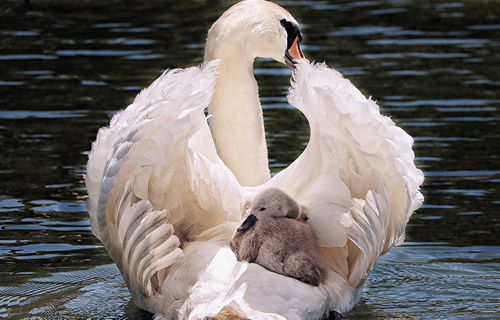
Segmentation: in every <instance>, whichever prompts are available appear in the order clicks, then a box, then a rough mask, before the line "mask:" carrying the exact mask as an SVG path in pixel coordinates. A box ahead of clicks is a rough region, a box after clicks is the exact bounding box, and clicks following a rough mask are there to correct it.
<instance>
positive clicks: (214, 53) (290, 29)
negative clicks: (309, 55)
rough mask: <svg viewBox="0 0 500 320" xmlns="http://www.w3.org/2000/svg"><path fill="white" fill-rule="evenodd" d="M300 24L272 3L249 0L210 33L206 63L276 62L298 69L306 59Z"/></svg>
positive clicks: (237, 6) (218, 23) (220, 20)
mask: <svg viewBox="0 0 500 320" xmlns="http://www.w3.org/2000/svg"><path fill="white" fill-rule="evenodd" d="M301 40H302V34H301V33H300V29H299V24H298V23H297V21H296V20H295V19H294V18H293V17H292V15H291V14H290V13H289V12H288V11H286V10H285V9H283V8H282V7H280V6H278V5H277V4H274V3H272V2H269V1H265V0H245V1H241V2H239V3H237V4H235V5H234V6H232V7H231V8H229V9H228V10H227V11H226V12H224V14H222V16H221V17H220V18H219V19H218V20H217V21H216V22H215V23H214V24H213V25H212V27H211V28H210V30H209V31H208V36H207V43H206V46H205V61H210V60H215V59H221V60H222V61H224V60H226V59H233V58H236V59H247V60H249V61H251V62H253V60H254V59H255V58H256V57H261V58H272V59H274V60H276V61H279V62H281V63H284V64H286V65H288V66H289V67H291V68H294V65H295V63H296V62H297V61H296V60H297V59H305V57H304V54H303V53H302V50H301V49H300V44H299V43H300V41H301Z"/></svg>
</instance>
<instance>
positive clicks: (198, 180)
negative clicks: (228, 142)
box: [86, 61, 241, 310]
mask: <svg viewBox="0 0 500 320" xmlns="http://www.w3.org/2000/svg"><path fill="white" fill-rule="evenodd" d="M217 67H218V62H217V61H214V62H210V63H208V64H206V65H205V66H203V67H201V68H196V67H194V68H189V69H186V70H173V71H170V72H167V73H165V74H163V75H162V76H161V77H160V78H158V79H157V80H156V81H155V82H154V83H153V84H152V85H151V86H150V87H149V88H147V89H145V90H143V91H142V92H141V93H140V94H139V95H138V96H137V98H136V99H135V101H134V103H133V104H132V105H130V106H129V107H128V108H127V109H125V110H124V111H122V112H121V113H119V114H117V115H115V117H113V119H112V121H111V124H110V127H109V128H103V129H101V130H100V131H99V133H98V136H97V140H96V142H95V143H94V144H93V146H92V152H91V154H90V156H89V161H88V165H87V178H86V184H87V188H88V193H89V200H88V202H87V207H88V211H89V214H90V218H91V226H92V231H93V232H94V234H95V235H96V236H97V237H98V238H99V239H100V240H101V241H102V242H103V244H104V246H105V247H106V249H107V250H108V252H109V253H110V255H111V257H112V258H113V259H114V261H115V262H116V264H117V265H118V267H119V268H120V270H121V271H122V273H123V275H124V278H125V280H126V282H127V284H128V286H129V288H130V289H131V290H130V291H131V292H132V294H133V295H134V299H135V300H136V302H137V303H138V304H139V305H140V306H142V307H146V306H145V303H142V302H141V301H142V300H145V299H146V298H147V297H150V296H152V295H154V294H156V293H158V290H160V289H161V288H162V282H163V280H164V279H165V277H166V276H167V272H166V271H165V270H166V268H168V267H169V266H172V265H173V264H175V263H179V262H180V261H181V260H182V259H183V252H182V250H181V249H180V248H179V245H180V244H181V243H182V242H183V241H185V240H192V239H196V238H197V237H198V236H199V234H201V233H202V232H203V231H205V230H207V229H210V228H212V227H214V226H217V225H219V224H220V223H221V222H222V221H228V220H233V221H239V220H240V219H241V214H240V206H241V194H240V193H241V192H240V191H241V188H240V186H239V184H238V183H237V181H236V179H235V178H234V176H233V175H232V173H231V172H230V171H229V170H228V169H227V167H226V166H225V165H224V164H223V163H222V162H221V161H220V159H219V158H218V157H217V154H216V151H215V146H214V145H213V142H212V139H211V135H210V131H209V128H208V125H207V122H206V117H205V114H204V109H205V108H206V106H207V105H208V103H209V102H210V99H211V94H212V91H213V86H214V83H215V80H216V77H217V71H216V70H217ZM148 309H150V310H151V308H148Z"/></svg>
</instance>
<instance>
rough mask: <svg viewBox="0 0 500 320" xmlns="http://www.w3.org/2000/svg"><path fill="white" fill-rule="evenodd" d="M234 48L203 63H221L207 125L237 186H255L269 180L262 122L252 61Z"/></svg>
mask: <svg viewBox="0 0 500 320" xmlns="http://www.w3.org/2000/svg"><path fill="white" fill-rule="evenodd" d="M235 47H236V48H235ZM235 47H233V50H234V51H231V52H230V53H227V52H226V53H225V54H223V57H221V56H220V55H221V54H215V53H214V54H206V55H205V61H209V60H213V59H221V64H220V67H219V72H220V75H219V79H218V80H217V83H216V85H215V93H214V95H213V98H212V102H211V104H210V105H209V107H208V113H209V114H210V115H211V117H210V119H209V123H210V128H211V131H212V135H213V137H214V140H215V146H216V148H217V153H218V154H219V156H220V158H221V159H222V161H224V163H225V164H226V165H227V166H228V167H229V169H231V171H232V172H233V173H234V175H235V176H236V179H238V182H239V183H240V184H241V185H243V186H256V185H260V184H262V183H264V182H266V181H267V180H269V179H270V173H269V166H268V158H267V145H266V139H265V131H264V119H263V117H262V107H261V105H260V101H259V92H258V87H257V81H256V80H255V77H254V75H253V61H254V58H253V57H248V56H247V55H246V53H245V52H244V48H240V49H237V48H238V46H235ZM218 55H219V56H218Z"/></svg>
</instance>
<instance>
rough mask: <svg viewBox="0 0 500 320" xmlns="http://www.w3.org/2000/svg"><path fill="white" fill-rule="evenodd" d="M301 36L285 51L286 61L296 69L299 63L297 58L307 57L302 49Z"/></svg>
mask: <svg viewBox="0 0 500 320" xmlns="http://www.w3.org/2000/svg"><path fill="white" fill-rule="evenodd" d="M299 41H300V40H299V36H297V37H296V38H295V40H294V41H293V43H292V44H291V46H290V48H288V49H287V50H286V51H285V63H286V65H287V66H288V67H290V68H291V69H293V70H295V64H297V59H306V57H305V56H304V53H303V52H302V50H301V49H300V44H299Z"/></svg>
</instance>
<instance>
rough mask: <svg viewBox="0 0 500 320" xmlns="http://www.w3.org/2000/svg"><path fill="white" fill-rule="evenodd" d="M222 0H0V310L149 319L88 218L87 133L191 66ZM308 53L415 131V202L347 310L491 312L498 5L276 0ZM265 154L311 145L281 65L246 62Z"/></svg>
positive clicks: (33, 315)
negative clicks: (420, 174) (421, 178)
mask: <svg viewBox="0 0 500 320" xmlns="http://www.w3.org/2000/svg"><path fill="white" fill-rule="evenodd" d="M231 3H233V2H231V1H173V0H169V1H159V0H150V1H139V0H127V1H121V0H120V1H113V0H99V1H97V0H89V1H79V2H75V1H69V0H57V1H49V0H38V1H37V0H32V1H31V2H30V6H29V7H28V8H27V7H26V6H25V4H24V3H23V2H22V1H18V0H3V1H2V2H1V3H0V70H1V71H0V149H1V150H2V156H1V157H0V181H1V183H0V265H1V266H2V268H1V270H0V273H1V278H0V279H1V280H0V317H5V318H11V319H46V318H56V319H75V318H91V319H101V318H106V319H148V318H150V317H151V315H149V314H147V313H145V312H143V311H141V310H139V309H138V308H137V307H136V306H135V305H134V303H133V302H132V301H131V298H130V295H129V294H128V291H127V289H126V287H125V285H124V283H123V280H122V278H121V276H120V274H119V272H118V270H117V269H116V267H115V266H114V265H113V264H112V262H111V260H110V259H109V257H108V255H107V253H106V252H105V250H104V249H103V248H102V246H101V244H100V243H99V241H97V240H96V239H95V238H94V237H93V235H92V233H91V231H90V227H89V221H88V215H87V213H86V210H85V205H84V201H85V199H86V190H85V185H84V178H85V164H86V158H87V153H88V150H90V144H91V143H92V141H93V140H94V139H95V135H96V132H97V130H98V128H99V127H101V126H104V125H106V124H107V123H108V122H109V119H110V117H111V116H112V115H113V114H114V113H115V112H116V111H117V110H119V109H121V108H124V107H126V106H127V105H128V104H129V103H131V101H132V100H133V98H134V97H135V95H136V94H137V93H138V92H139V91H140V90H141V88H143V87H145V86H147V85H148V84H150V83H151V82H152V81H153V80H154V79H155V78H156V77H158V76H159V75H160V74H161V73H162V72H163V71H164V70H165V69H167V68H173V67H187V66H191V65H195V64H197V63H200V62H201V61H202V56H203V43H204V39H205V36H206V30H207V29H208V28H209V27H210V25H211V23H212V22H213V21H215V20H216V19H217V17H218V16H219V15H220V14H221V13H222V12H223V11H225V10H226V9H227V8H228V7H229V5H230V4H231ZM279 3H280V4H281V5H283V6H285V7H286V8H287V9H288V10H289V11H290V12H291V13H292V14H293V15H294V16H295V17H296V18H297V20H299V22H301V24H302V31H303V34H304V38H305V39H304V42H303V44H304V45H303V49H304V51H305V53H306V55H307V56H308V57H309V58H310V59H311V60H316V61H327V62H328V63H329V64H330V65H332V66H333V67H335V68H336V69H338V70H339V71H341V72H342V73H343V74H344V75H345V76H346V77H348V78H349V79H350V80H351V81H352V82H353V83H354V84H355V85H356V86H358V88H360V89H361V91H362V92H363V93H364V94H365V95H367V96H372V97H373V99H375V100H377V101H378V103H379V104H380V106H381V109H382V111H383V112H384V113H385V114H386V115H389V116H391V117H392V118H393V120H395V121H396V122H397V123H398V124H399V125H400V126H402V127H403V128H404V129H405V130H406V131H407V132H408V133H410V134H411V135H412V136H413V137H414V138H415V146H414V149H415V152H416V157H417V158H416V162H417V165H418V167H419V168H421V169H422V170H423V171H424V173H425V176H426V180H425V184H424V186H423V193H424V196H425V204H424V205H423V207H422V208H421V209H419V210H418V211H417V212H416V213H415V214H414V215H413V216H412V218H411V220H410V222H409V224H408V228H407V242H406V244H405V245H403V246H402V247H399V248H393V249H392V250H391V251H390V252H389V253H388V254H387V255H386V256H384V257H382V258H381V260H380V261H379V263H378V264H377V265H376V267H375V269H374V270H373V272H372V274H371V276H370V277H369V279H368V281H367V283H366V288H365V292H364V295H363V297H362V300H361V302H360V303H359V305H358V306H357V307H356V308H354V309H353V310H352V311H351V312H349V313H347V314H345V316H346V317H347V318H349V319H389V318H391V319H494V318H496V317H498V316H497V315H496V313H497V312H498V311H500V298H499V297H500V295H499V294H498V292H499V291H498V290H499V288H500V264H499V262H500V237H499V232H500V218H499V210H498V207H499V204H500V159H499V156H500V151H499V150H500V142H499V141H500V129H499V124H500V123H499V122H500V112H499V107H500V63H499V62H500V48H499V46H500V40H499V39H500V2H498V1H486V0H485V1H481V0H474V1H473V0H462V1H444V0H437V1H425V0H406V1H396V0H388V1H382V0H381V1H326V0H325V1H307V0H306V1H280V2H279ZM255 74H256V77H257V79H258V81H259V85H260V94H261V96H262V104H263V107H264V116H265V121H266V130H267V138H268V144H269V149H270V165H271V169H272V171H273V172H278V171H280V170H281V169H283V168H284V167H286V166H287V165H288V164H289V163H291V162H292V161H293V160H294V159H295V158H296V157H297V156H298V155H299V154H300V152H301V151H302V150H303V148H304V147H305V144H306V143H307V141H308V125H307V122H306V120H305V118H304V117H303V116H302V115H301V114H300V112H298V111H297V110H295V109H293V108H291V107H290V106H289V105H288V104H287V103H286V98H285V95H286V92H287V90H288V87H289V83H290V81H289V76H290V71H289V70H288V69H286V68H284V67H282V66H281V65H280V64H278V63H275V62H272V61H267V60H262V61H257V62H256V71H255Z"/></svg>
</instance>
